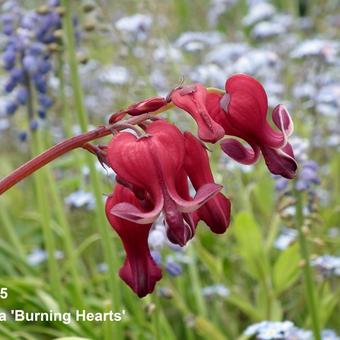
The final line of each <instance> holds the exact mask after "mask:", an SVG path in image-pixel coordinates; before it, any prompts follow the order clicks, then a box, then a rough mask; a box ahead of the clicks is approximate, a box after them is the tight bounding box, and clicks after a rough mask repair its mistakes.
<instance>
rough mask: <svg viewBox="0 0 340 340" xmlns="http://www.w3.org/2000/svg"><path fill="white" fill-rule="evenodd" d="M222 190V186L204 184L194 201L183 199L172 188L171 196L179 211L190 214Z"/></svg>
mask: <svg viewBox="0 0 340 340" xmlns="http://www.w3.org/2000/svg"><path fill="white" fill-rule="evenodd" d="M222 188H223V187H222V185H219V184H215V183H208V184H204V185H202V186H201V187H200V188H199V190H198V191H197V192H196V195H195V197H194V198H193V200H192V201H187V200H184V199H182V198H181V197H180V196H179V195H178V193H177V192H176V191H174V190H171V189H170V188H169V195H170V197H171V199H172V200H173V201H174V202H175V203H176V205H177V207H178V209H179V211H181V212H185V213H189V212H193V211H195V210H197V209H198V208H199V207H201V206H202V205H203V204H204V203H206V202H207V201H208V200H210V199H211V198H212V197H214V196H215V195H216V194H217V193H218V192H219V191H220V190H221V189H222Z"/></svg>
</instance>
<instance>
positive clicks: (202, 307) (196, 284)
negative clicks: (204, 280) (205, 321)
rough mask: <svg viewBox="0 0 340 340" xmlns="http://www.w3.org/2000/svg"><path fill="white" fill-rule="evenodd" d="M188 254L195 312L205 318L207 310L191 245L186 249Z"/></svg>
mask: <svg viewBox="0 0 340 340" xmlns="http://www.w3.org/2000/svg"><path fill="white" fill-rule="evenodd" d="M188 253H189V256H190V257H191V259H192V262H191V263H190V264H189V276H190V280H191V284H192V290H193V293H194V297H195V300H196V309H197V312H198V313H199V314H200V315H201V316H204V317H207V316H208V313H207V308H206V304H205V301H204V298H203V296H202V293H201V282H200V278H199V273H198V268H197V257H196V254H195V250H194V248H193V244H191V245H190V246H189V247H188Z"/></svg>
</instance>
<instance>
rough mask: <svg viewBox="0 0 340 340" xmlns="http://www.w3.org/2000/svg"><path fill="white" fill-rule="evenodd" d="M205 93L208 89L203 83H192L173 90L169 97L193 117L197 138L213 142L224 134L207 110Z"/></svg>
mask: <svg viewBox="0 0 340 340" xmlns="http://www.w3.org/2000/svg"><path fill="white" fill-rule="evenodd" d="M207 95H208V90H207V89H206V88H205V87H204V86H203V85H201V84H192V85H187V86H183V87H179V88H177V89H175V90H173V91H172V92H171V95H170V98H171V100H172V102H173V103H174V104H175V105H176V106H177V107H179V108H180V109H182V110H184V111H186V112H188V113H189V114H190V115H191V116H192V117H193V118H194V119H195V121H196V123H197V125H198V136H199V138H200V139H202V140H204V141H206V142H211V143H215V142H217V141H218V140H219V139H221V138H222V137H223V136H224V130H223V128H222V126H220V125H219V124H217V123H216V122H215V121H214V120H213V119H212V118H211V116H210V115H209V112H208V111H207V108H206V99H207Z"/></svg>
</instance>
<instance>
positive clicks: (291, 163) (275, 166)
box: [261, 143, 297, 179]
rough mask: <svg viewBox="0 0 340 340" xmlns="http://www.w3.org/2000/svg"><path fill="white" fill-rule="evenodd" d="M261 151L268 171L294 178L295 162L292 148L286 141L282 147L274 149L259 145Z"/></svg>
mask: <svg viewBox="0 0 340 340" xmlns="http://www.w3.org/2000/svg"><path fill="white" fill-rule="evenodd" d="M261 151H262V154H263V157H264V160H265V162H266V164H267V167H268V169H269V171H270V172H271V173H272V174H274V175H281V176H282V177H285V178H289V179H291V178H294V177H295V176H296V171H297V163H296V160H295V158H294V154H293V149H292V147H291V145H290V144H289V143H287V144H286V145H285V146H284V147H283V148H282V149H274V148H270V147H268V146H261Z"/></svg>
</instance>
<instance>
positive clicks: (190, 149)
mask: <svg viewBox="0 0 340 340" xmlns="http://www.w3.org/2000/svg"><path fill="white" fill-rule="evenodd" d="M184 140H185V151H186V157H185V160H184V167H185V170H186V172H187V174H188V176H189V178H190V180H191V183H192V185H193V186H194V188H195V189H196V190H197V189H198V188H200V187H201V186H202V185H204V184H207V183H213V182H214V177H213V175H212V173H211V170H210V165H209V158H208V154H207V152H206V150H205V148H204V146H203V145H202V143H201V142H200V141H199V140H198V139H197V138H196V137H195V136H193V135H192V134H191V133H190V132H184ZM197 215H198V217H199V218H200V219H201V220H203V221H204V222H205V223H206V224H207V225H208V226H209V227H210V229H211V230H212V231H213V232H214V233H217V234H222V233H224V232H225V231H226V229H227V227H228V225H229V222H230V201H229V199H228V198H227V197H225V196H224V195H223V194H222V193H217V194H216V195H215V196H214V197H213V198H211V199H210V200H209V201H208V202H207V203H205V204H204V205H203V206H202V207H201V208H199V209H198V211H197Z"/></svg>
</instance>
